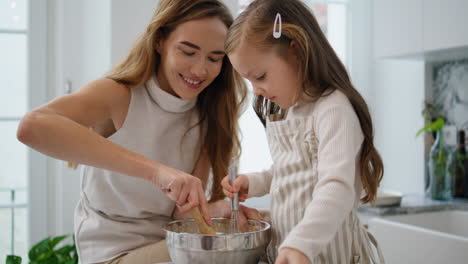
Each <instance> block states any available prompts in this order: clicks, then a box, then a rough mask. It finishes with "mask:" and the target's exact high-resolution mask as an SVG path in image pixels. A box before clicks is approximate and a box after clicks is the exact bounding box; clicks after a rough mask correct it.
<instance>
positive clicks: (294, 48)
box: [288, 40, 299, 66]
mask: <svg viewBox="0 0 468 264" xmlns="http://www.w3.org/2000/svg"><path fill="white" fill-rule="evenodd" d="M288 58H289V60H290V62H291V63H293V65H297V66H298V65H299V46H298V45H297V43H296V41H294V40H291V43H289V48H288Z"/></svg>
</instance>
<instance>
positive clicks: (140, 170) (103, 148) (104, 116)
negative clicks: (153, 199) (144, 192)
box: [17, 79, 157, 180]
mask: <svg viewBox="0 0 468 264" xmlns="http://www.w3.org/2000/svg"><path fill="white" fill-rule="evenodd" d="M130 96H131V95H130V90H129V88H127V87H125V86H123V85H120V84H118V83H116V82H114V81H112V80H108V79H101V80H97V81H94V82H91V83H90V84H88V85H86V86H84V87H83V88H81V89H80V90H78V91H77V92H75V93H73V94H70V95H66V96H62V97H59V98H57V99H55V100H53V101H51V102H50V103H48V104H46V105H44V106H41V107H39V108H37V109H35V110H33V111H32V112H30V113H28V114H26V115H25V116H24V118H23V119H22V120H21V123H20V125H19V128H18V131H17V137H18V139H19V140H20V141H21V142H23V143H24V144H26V145H28V146H29V147H31V148H33V149H35V150H37V151H39V152H41V153H43V154H46V155H48V156H51V157H54V158H57V159H61V160H67V161H72V162H74V163H80V164H85V165H89V166H93V167H98V168H103V169H108V170H112V171H116V172H119V173H123V174H127V175H130V176H134V177H139V178H144V179H147V180H150V179H151V178H152V176H153V174H154V172H155V168H157V164H156V163H155V162H154V161H151V160H149V159H147V158H145V157H143V156H142V155H140V154H137V153H134V152H131V151H128V150H127V149H125V148H123V147H121V146H119V145H117V144H115V143H113V142H111V141H109V140H107V139H106V138H104V137H103V136H102V135H100V134H98V133H96V132H94V131H93V130H90V129H89V128H90V127H93V126H97V125H99V124H103V123H107V126H106V127H107V128H109V126H113V127H114V130H117V129H118V128H120V126H122V123H123V120H124V119H125V116H126V114H127V110H128V105H129V103H130ZM99 127H101V128H102V127H103V126H102V125H101V126H99ZM106 130H109V129H106Z"/></svg>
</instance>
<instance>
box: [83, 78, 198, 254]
mask: <svg viewBox="0 0 468 264" xmlns="http://www.w3.org/2000/svg"><path fill="white" fill-rule="evenodd" d="M109 96H112V95H109ZM195 105H196V99H195V100H191V101H186V100H182V99H179V98H177V97H174V96H172V95H170V94H168V93H166V92H165V91H163V90H161V89H160V88H159V87H158V84H157V81H156V78H155V77H153V78H152V79H150V80H149V81H147V83H146V84H145V85H143V86H141V87H139V88H133V89H131V101H130V105H129V109H128V113H127V116H126V119H125V121H124V124H123V126H122V128H120V129H119V130H118V131H117V132H116V133H115V134H113V135H112V136H110V137H109V138H108V139H109V140H110V141H112V142H114V143H117V144H119V145H121V146H123V147H125V148H127V149H129V150H131V151H134V152H136V153H139V154H142V155H144V156H145V157H147V158H149V159H152V160H155V161H158V162H160V163H162V164H165V165H167V166H169V167H173V168H176V169H179V170H181V171H184V172H187V173H192V171H193V169H194V166H195V163H196V160H197V158H198V155H199V152H200V135H201V131H200V126H197V127H195V128H193V129H190V128H191V127H193V126H194V125H195V124H196V123H197V122H198V121H199V120H198V112H197V110H196V107H195ZM189 129H190V130H189ZM187 131H189V132H188V133H187ZM174 206H175V203H174V202H173V201H171V200H170V199H169V198H168V197H166V196H165V195H164V194H163V193H162V192H161V191H160V190H159V189H157V188H155V187H154V186H153V185H152V184H151V183H150V182H148V181H145V180H143V179H139V178H135V177H129V176H127V175H122V174H119V173H116V172H113V171H108V170H103V169H99V168H95V167H90V166H84V167H83V168H82V172H81V198H80V201H79V203H78V206H77V208H76V210H75V236H76V243H77V244H76V245H77V250H78V254H79V258H80V261H81V263H98V262H104V261H107V260H110V259H113V258H114V257H117V256H119V255H121V254H123V253H126V252H129V251H131V250H133V249H135V248H139V247H142V246H145V245H148V244H150V243H155V242H158V241H160V240H162V239H164V236H165V234H164V231H163V230H162V229H161V226H162V225H164V224H165V223H167V222H169V221H170V220H171V215H172V211H173V209H174Z"/></svg>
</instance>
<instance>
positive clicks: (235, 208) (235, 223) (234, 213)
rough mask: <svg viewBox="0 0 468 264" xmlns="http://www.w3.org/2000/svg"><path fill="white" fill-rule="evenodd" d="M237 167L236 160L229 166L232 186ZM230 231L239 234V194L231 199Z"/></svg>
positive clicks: (235, 194)
mask: <svg viewBox="0 0 468 264" xmlns="http://www.w3.org/2000/svg"><path fill="white" fill-rule="evenodd" d="M237 165H238V160H237V159H232V161H231V165H230V166H229V183H230V184H231V185H233V184H234V181H235V180H236V178H237ZM231 219H232V221H231V230H232V232H233V233H240V228H239V194H238V193H234V199H231Z"/></svg>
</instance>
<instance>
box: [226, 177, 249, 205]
mask: <svg viewBox="0 0 468 264" xmlns="http://www.w3.org/2000/svg"><path fill="white" fill-rule="evenodd" d="M221 186H223V192H224V195H226V196H227V197H229V198H231V199H234V193H239V194H238V197H239V201H240V202H245V200H247V198H248V193H249V178H247V176H245V175H239V176H237V178H236V180H235V181H234V184H233V185H231V184H230V183H229V177H228V176H226V177H224V179H223V180H222V181H221Z"/></svg>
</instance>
